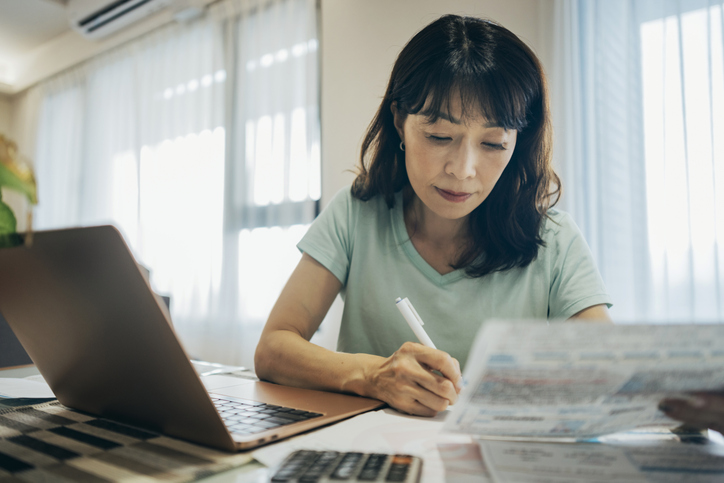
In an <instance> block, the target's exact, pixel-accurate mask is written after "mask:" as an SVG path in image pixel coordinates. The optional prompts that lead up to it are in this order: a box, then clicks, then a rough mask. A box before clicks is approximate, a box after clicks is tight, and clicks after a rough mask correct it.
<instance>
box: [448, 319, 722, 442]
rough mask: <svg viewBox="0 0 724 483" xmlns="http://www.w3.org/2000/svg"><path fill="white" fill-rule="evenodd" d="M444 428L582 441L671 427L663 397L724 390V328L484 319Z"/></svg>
mask: <svg viewBox="0 0 724 483" xmlns="http://www.w3.org/2000/svg"><path fill="white" fill-rule="evenodd" d="M464 378H465V380H466V381H467V382H468V384H467V386H466V387H465V389H464V390H463V392H462V393H461V397H460V399H459V400H458V402H457V403H456V404H455V406H453V411H452V414H450V417H449V418H448V419H447V421H446V424H445V429H446V430H448V431H455V432H464V433H469V434H473V435H475V436H483V437H485V436H487V437H502V438H511V439H529V438H542V439H548V438H555V439H561V438H567V439H571V440H585V439H590V438H594V437H597V436H601V435H604V434H610V433H614V432H618V431H623V430H630V429H633V428H636V427H642V426H648V425H651V426H655V425H661V424H670V425H671V426H674V425H676V424H678V423H677V422H675V421H673V420H671V419H669V418H667V417H666V416H664V415H663V413H662V412H661V411H659V410H658V403H659V401H661V400H662V399H663V398H665V397H672V396H673V397H681V398H687V397H692V393H694V392H696V391H722V390H723V389H724V325H718V324H681V325H623V324H622V325H616V324H610V323H591V322H551V323H548V322H547V321H545V320H543V321H525V322H501V321H490V322H488V323H486V324H485V325H484V326H483V328H482V329H481V330H480V332H479V333H478V335H477V337H476V339H475V342H474V344H473V347H472V349H471V352H470V357H469V359H468V363H467V367H466V369H465V374H464Z"/></svg>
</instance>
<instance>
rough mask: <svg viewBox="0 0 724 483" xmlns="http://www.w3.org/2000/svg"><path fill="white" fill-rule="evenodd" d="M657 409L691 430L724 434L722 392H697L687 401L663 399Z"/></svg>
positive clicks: (723, 394)
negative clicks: (707, 429)
mask: <svg viewBox="0 0 724 483" xmlns="http://www.w3.org/2000/svg"><path fill="white" fill-rule="evenodd" d="M659 409H660V410H661V411H663V412H664V413H665V414H666V415H667V416H668V417H670V418H672V419H676V420H678V421H682V422H684V423H686V424H687V425H688V426H691V427H693V428H697V429H705V428H709V429H713V430H715V431H719V432H720V433H724V392H718V393H717V392H697V393H693V394H692V397H691V398H689V399H678V398H668V399H664V400H663V401H661V403H659Z"/></svg>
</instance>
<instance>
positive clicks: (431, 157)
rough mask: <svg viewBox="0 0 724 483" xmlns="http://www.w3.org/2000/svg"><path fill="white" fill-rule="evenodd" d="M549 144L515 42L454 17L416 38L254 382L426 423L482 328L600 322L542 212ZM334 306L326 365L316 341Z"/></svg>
mask: <svg viewBox="0 0 724 483" xmlns="http://www.w3.org/2000/svg"><path fill="white" fill-rule="evenodd" d="M550 143H551V127H550V119H549V111H548V94H547V91H546V82H545V78H544V75H543V71H542V68H541V65H540V62H539V61H538V59H537V58H536V57H535V55H534V54H533V52H532V51H531V50H530V49H529V48H528V47H527V46H526V45H525V44H524V43H523V42H522V41H520V40H519V39H518V38H517V37H516V36H515V35H514V34H512V33H511V32H510V31H508V30H506V29H505V28H503V27H501V26H499V25H496V24H495V23H493V22H489V21H485V20H480V19H475V18H464V17H459V16H454V15H448V16H444V17H442V18H440V19H438V20H437V21H435V22H433V23H432V24H430V25H428V26H427V27H425V28H424V29H423V30H422V31H420V32H419V33H418V34H417V35H415V37H413V38H412V40H410V42H409V43H408V44H407V45H406V46H405V48H404V49H403V50H402V52H401V53H400V55H399V57H398V59H397V61H396V63H395V66H394V68H393V71H392V75H391V77H390V82H389V85H388V87H387V91H386V93H385V97H384V99H383V101H382V104H381V106H380V108H379V111H378V112H377V115H376V117H375V118H374V120H373V121H372V123H371V125H370V128H369V130H368V132H367V135H366V138H365V140H364V143H363V146H362V153H361V160H360V172H359V175H358V177H357V179H356V180H355V182H354V185H353V187H352V189H351V190H350V189H345V190H343V191H341V192H340V193H339V194H338V195H337V196H336V197H335V198H334V200H333V201H332V202H331V203H330V205H329V206H328V207H327V209H325V211H324V212H323V213H322V214H321V215H320V217H319V218H318V219H317V220H316V221H315V222H314V224H313V225H312V227H311V228H310V230H309V231H308V233H307V235H305V237H304V239H303V240H302V241H301V242H300V243H299V245H298V246H299V248H300V250H302V252H303V255H302V259H301V261H300V262H299V265H298V266H297V268H296V269H295V271H294V273H293V274H292V276H291V277H290V280H289V282H288V283H287V285H286V287H285V288H284V290H283V291H282V293H281V295H280V297H279V300H278V301H277V303H276V305H275V307H274V308H273V310H272V312H271V314H270V316H269V320H268V322H267V325H266V327H265V329H264V332H263V334H262V337H261V340H260V342H259V345H258V347H257V351H256V358H255V366H256V371H257V374H258V375H259V377H261V378H262V379H267V380H271V381H275V382H278V383H281V384H287V385H294V386H303V387H309V388H315V389H323V390H331V391H342V392H351V393H356V394H360V395H363V396H368V397H372V398H376V399H380V400H383V401H385V402H387V403H389V404H390V405H391V406H393V407H395V408H397V409H399V410H401V411H404V412H406V413H410V414H415V415H424V416H432V415H435V414H436V413H437V412H438V411H442V410H444V409H446V408H447V406H448V405H450V404H453V403H454V402H455V401H456V399H457V395H458V393H459V392H460V389H461V375H460V364H461V363H462V364H463V365H464V363H465V360H466V358H467V353H468V351H469V349H470V345H471V344H472V339H473V337H474V336H475V334H476V332H477V330H478V329H479V327H480V326H481V324H482V323H483V321H484V320H486V319H490V318H532V317H535V318H540V319H545V318H549V317H550V318H582V319H586V318H590V319H608V318H609V317H608V312H607V306H608V305H609V304H610V299H609V296H608V295H607V294H606V291H605V288H604V286H603V283H602V281H601V277H600V276H599V274H598V271H597V270H596V268H595V265H594V263H593V260H592V257H591V254H590V251H589V250H588V247H587V246H586V244H585V241H584V240H583V238H582V236H581V234H580V232H579V231H578V229H577V228H576V227H575V225H574V223H573V222H572V221H571V219H570V217H568V216H567V215H565V214H563V213H560V212H557V211H555V210H551V209H550V208H551V207H552V206H553V205H554V204H555V201H556V200H557V196H558V193H559V189H560V188H559V186H560V183H559V180H558V177H557V176H556V174H555V173H554V172H553V169H552V166H551V145H550ZM340 292H341V294H342V296H343V298H344V300H345V309H344V314H343V319H342V326H341V329H340V337H339V342H338V349H339V352H331V351H328V350H326V349H323V348H321V347H318V346H316V345H314V344H311V343H310V342H309V339H310V338H311V337H312V335H313V334H314V332H315V331H316V330H317V328H318V327H319V324H320V323H321V321H322V319H323V318H324V316H325V314H326V313H327V310H328V309H329V307H330V305H331V304H332V302H333V300H334V298H335V296H336V295H337V294H338V293H340ZM397 297H403V298H404V297H408V298H409V299H410V301H411V302H412V303H413V305H414V306H415V308H416V309H417V312H418V313H419V314H420V316H421V318H422V319H423V320H424V321H425V323H426V325H425V329H426V331H427V332H428V334H429V336H430V338H431V339H432V340H433V341H434V343H435V344H436V346H437V347H438V349H437V350H436V349H431V348H428V347H425V346H423V345H421V344H417V343H413V342H407V341H412V340H415V337H414V335H413V333H412V331H411V330H410V329H409V327H408V326H407V324H406V323H405V321H404V320H403V318H402V317H401V316H400V314H399V313H398V312H397V309H396V307H395V299H396V298H397ZM458 361H459V362H458Z"/></svg>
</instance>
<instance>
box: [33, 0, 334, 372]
mask: <svg viewBox="0 0 724 483" xmlns="http://www.w3.org/2000/svg"><path fill="white" fill-rule="evenodd" d="M316 18H317V13H316V5H315V3H314V2H313V1H311V0H268V1H264V0H260V1H245V2H239V1H231V0H229V1H221V2H217V3H215V4H214V5H213V6H212V9H211V11H209V12H207V15H206V16H205V18H204V19H201V20H199V21H196V22H194V23H191V24H187V25H181V24H173V25H168V26H166V27H163V28H162V29H160V30H159V31H156V32H154V33H152V34H149V35H147V36H145V37H144V38H142V39H140V40H138V41H135V42H133V43H131V44H128V45H126V46H124V47H122V48H120V49H117V50H115V51H113V52H112V53H110V54H106V55H102V56H101V57H99V58H96V59H94V60H92V61H90V62H88V63H86V64H85V65H82V66H80V67H78V68H75V69H73V70H72V71H71V72H66V73H63V74H62V75H59V76H58V77H57V78H54V79H52V80H50V81H47V82H45V83H43V84H42V85H40V86H38V87H36V89H37V90H39V91H40V92H41V96H42V98H43V102H42V107H41V111H40V115H39V119H40V120H39V126H38V136H37V139H38V142H37V148H36V169H37V176H38V179H39V190H40V193H39V195H40V196H39V198H40V204H39V205H38V207H37V210H36V215H35V216H36V220H37V225H38V228H40V229H42V228H55V227H66V226H77V225H93V224H100V223H111V224H114V225H116V226H117V227H118V228H119V229H120V230H121V231H122V233H123V234H124V237H125V238H126V241H127V242H128V243H129V244H130V245H131V247H132V250H133V252H134V254H135V255H136V257H137V259H138V261H139V262H140V263H141V264H143V265H144V266H146V267H147V268H149V269H150V271H151V282H152V285H153V286H154V289H155V290H156V291H157V292H159V293H162V294H167V295H170V296H171V314H172V318H173V322H174V326H175V327H176V329H177V331H178V332H179V334H180V336H181V337H182V339H183V341H184V343H185V346H186V348H187V350H188V351H189V352H190V354H191V355H192V356H193V357H199V358H206V359H212V360H215V361H220V362H226V363H231V364H242V365H251V364H252V357H253V349H254V346H255V345H256V341H257V339H258V337H259V334H260V331H261V328H262V325H263V323H264V321H265V319H266V316H267V315H268V312H269V310H270V309H271V305H272V304H273V302H274V300H275V299H276V296H277V295H278V293H279V291H280V290H281V287H282V286H283V284H284V282H285V281H286V278H287V277H288V275H289V273H291V270H292V269H293V267H294V266H295V264H296V262H297V261H298V259H299V256H300V255H299V254H298V253H297V251H296V248H295V244H296V241H297V240H298V239H299V238H300V237H301V236H302V235H303V234H304V232H305V231H306V227H307V226H308V224H309V223H310V222H311V220H312V219H313V218H314V216H315V214H316V209H317V200H318V199H319V192H320V189H319V183H320V181H319V179H320V172H319V120H318V90H319V87H318V79H317V76H318V72H317V70H318V67H317V33H316ZM251 66H254V68H250V67H251Z"/></svg>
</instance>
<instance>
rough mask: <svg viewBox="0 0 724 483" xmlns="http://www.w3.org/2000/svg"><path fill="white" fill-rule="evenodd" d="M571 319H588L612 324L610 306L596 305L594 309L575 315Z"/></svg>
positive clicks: (584, 310) (589, 308)
mask: <svg viewBox="0 0 724 483" xmlns="http://www.w3.org/2000/svg"><path fill="white" fill-rule="evenodd" d="M571 319H586V320H599V321H607V322H612V320H611V316H610V315H609V313H608V306H607V305H606V304H601V305H594V306H593V307H588V308H587V309H583V310H581V311H580V312H578V313H577V314H575V315H573V316H572V317H571Z"/></svg>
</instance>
